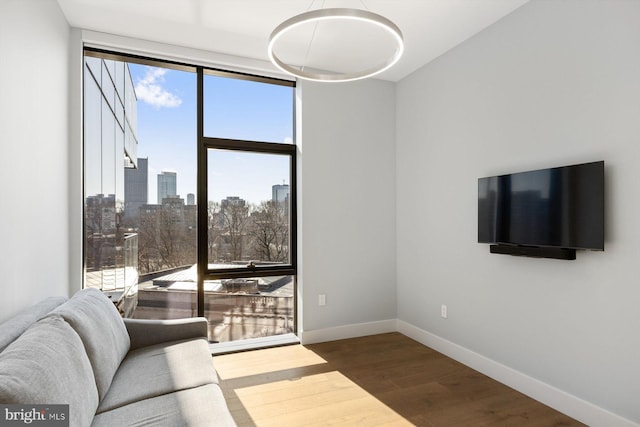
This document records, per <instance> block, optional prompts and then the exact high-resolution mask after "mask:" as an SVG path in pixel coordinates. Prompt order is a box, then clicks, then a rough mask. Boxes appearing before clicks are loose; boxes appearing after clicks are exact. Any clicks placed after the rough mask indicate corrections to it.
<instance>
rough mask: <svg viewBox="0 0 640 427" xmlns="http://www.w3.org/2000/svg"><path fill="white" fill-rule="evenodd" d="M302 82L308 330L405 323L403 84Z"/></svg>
mask: <svg viewBox="0 0 640 427" xmlns="http://www.w3.org/2000/svg"><path fill="white" fill-rule="evenodd" d="M300 85H301V88H300V92H301V95H302V105H301V113H302V116H301V117H302V120H301V138H300V141H299V143H300V157H299V159H300V162H301V168H300V170H301V175H300V185H301V191H300V194H301V201H300V203H299V204H300V206H301V209H302V211H301V224H300V226H299V227H300V230H301V233H302V236H301V237H302V247H301V261H302V262H301V265H300V272H301V280H302V282H301V289H302V293H303V328H304V332H305V334H307V336H309V332H313V331H316V332H317V331H318V330H326V329H331V328H335V327H341V326H345V325H357V324H363V323H368V322H378V321H384V320H388V319H395V318H396V289H395V279H396V270H395V252H396V248H395V85H394V84H392V83H389V82H383V81H379V80H367V81H358V82H353V83H338V84H326V83H325V84H318V83H309V82H301V83H300ZM319 294H326V296H327V305H326V306H324V307H319V306H318V295H319ZM316 336H317V335H316ZM332 336H333V337H335V336H336V335H335V334H333V335H332Z"/></svg>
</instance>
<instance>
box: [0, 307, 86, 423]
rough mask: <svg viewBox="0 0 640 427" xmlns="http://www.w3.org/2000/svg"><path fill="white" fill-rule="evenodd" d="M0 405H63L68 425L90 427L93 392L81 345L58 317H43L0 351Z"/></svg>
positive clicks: (72, 331)
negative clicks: (65, 405)
mask: <svg viewBox="0 0 640 427" xmlns="http://www.w3.org/2000/svg"><path fill="white" fill-rule="evenodd" d="M0 403H5V404H11V403H19V404H36V405H37V404H41V405H50V404H68V405H69V418H70V424H69V425H72V426H88V425H90V424H91V421H92V419H93V416H94V414H95V411H96V409H97V408H98V390H97V388H96V383H95V379H94V377H93V370H92V369H91V364H90V363H89V359H88V357H87V354H86V353H85V351H84V345H83V344H82V341H81V340H80V337H79V336H78V334H76V332H75V331H74V330H73V329H72V328H71V326H69V324H68V323H67V322H65V321H64V320H63V319H62V318H61V317H58V316H49V317H47V318H45V319H43V320H41V321H39V322H37V323H35V324H33V325H32V326H31V327H30V328H29V329H27V330H26V331H25V332H24V333H23V334H22V335H21V336H20V337H19V338H18V339H17V340H15V341H14V342H13V343H11V344H10V345H9V346H8V347H7V348H6V349H5V350H4V351H3V352H2V353H0Z"/></svg>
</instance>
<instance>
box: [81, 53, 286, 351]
mask: <svg viewBox="0 0 640 427" xmlns="http://www.w3.org/2000/svg"><path fill="white" fill-rule="evenodd" d="M84 65H85V67H84V153H85V155H84V171H85V172H84V193H85V194H84V200H85V203H84V209H85V213H84V269H85V273H84V286H85V287H96V288H99V289H101V290H102V291H103V292H105V293H106V294H107V295H108V296H109V297H110V298H111V299H112V300H113V302H114V304H116V306H117V307H118V308H119V310H120V312H121V313H122V315H123V316H127V317H134V318H161V319H170V318H181V317H190V316H195V315H200V316H205V317H206V318H207V319H208V321H209V340H210V341H212V342H224V341H233V340H242V339H247V338H256V337H265V336H273V335H281V334H288V333H292V332H295V331H296V326H295V299H296V298H295V293H296V287H295V277H296V248H295V242H296V212H295V207H296V203H295V200H296V183H295V160H296V147H295V144H294V141H293V135H294V99H295V97H294V90H295V87H294V83H293V82H289V81H283V80H275V79H267V78H264V77H257V76H251V75H246V74H237V73H231V72H226V71H219V70H212V69H207V68H204V67H199V66H191V65H188V64H178V63H173V62H166V61H156V60H153V59H150V58H141V57H133V56H126V55H121V54H117V53H113V52H106V51H102V50H95V49H86V50H85V57H84Z"/></svg>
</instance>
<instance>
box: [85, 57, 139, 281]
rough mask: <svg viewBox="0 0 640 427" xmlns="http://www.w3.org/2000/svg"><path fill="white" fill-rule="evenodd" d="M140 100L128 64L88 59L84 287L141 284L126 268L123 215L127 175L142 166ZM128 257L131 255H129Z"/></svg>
mask: <svg viewBox="0 0 640 427" xmlns="http://www.w3.org/2000/svg"><path fill="white" fill-rule="evenodd" d="M137 146H138V140H137V98H136V94H135V90H134V85H133V81H132V78H131V73H130V71H129V67H128V66H127V64H126V63H123V62H118V61H113V60H109V59H104V58H100V57H98V56H93V55H92V54H91V53H86V54H85V57H84V166H85V167H84V200H85V202H84V266H85V276H84V279H85V280H84V285H85V286H89V287H96V288H99V289H101V290H103V291H115V290H123V289H127V288H128V287H130V286H131V285H132V284H135V283H137V279H138V274H137V269H136V267H135V265H127V258H126V257H125V256H124V254H125V253H128V250H129V247H135V245H136V242H135V239H136V236H135V235H133V236H132V235H130V234H128V233H126V232H125V230H124V228H123V226H122V223H121V222H122V214H123V211H124V204H125V203H124V200H125V170H126V169H127V168H130V167H136V166H138V158H137ZM129 252H130V251H129Z"/></svg>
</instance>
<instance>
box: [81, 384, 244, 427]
mask: <svg viewBox="0 0 640 427" xmlns="http://www.w3.org/2000/svg"><path fill="white" fill-rule="evenodd" d="M125 425H126V426H145V427H148V426H171V427H180V426H191V427H198V426H202V427H211V426H216V427H225V426H235V425H236V424H235V422H234V420H233V418H232V417H231V414H230V413H229V410H228V409H227V405H226V403H225V401H224V396H223V395H222V390H220V387H219V386H218V385H217V384H208V385H204V386H200V387H196V388H190V389H188V390H181V391H177V392H174V393H169V394H165V395H162V396H157V397H153V398H150V399H145V400H141V401H138V402H135V403H131V404H129V405H126V406H121V407H119V408H117V409H113V410H111V411H107V412H103V413H101V414H98V415H96V417H95V418H94V420H93V424H91V426H92V427H113V426H125Z"/></svg>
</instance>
